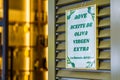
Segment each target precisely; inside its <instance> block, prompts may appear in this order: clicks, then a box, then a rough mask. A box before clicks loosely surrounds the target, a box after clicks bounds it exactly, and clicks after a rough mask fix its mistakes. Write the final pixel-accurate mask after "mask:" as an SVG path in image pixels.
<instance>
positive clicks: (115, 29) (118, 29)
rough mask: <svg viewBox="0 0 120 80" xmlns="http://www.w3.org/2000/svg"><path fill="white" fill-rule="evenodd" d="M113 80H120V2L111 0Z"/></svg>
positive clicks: (119, 0)
mask: <svg viewBox="0 0 120 80" xmlns="http://www.w3.org/2000/svg"><path fill="white" fill-rule="evenodd" d="M110 5H111V80H120V63H119V61H120V36H119V34H120V8H119V7H120V0H111V4H110Z"/></svg>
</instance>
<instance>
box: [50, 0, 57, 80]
mask: <svg viewBox="0 0 120 80" xmlns="http://www.w3.org/2000/svg"><path fill="white" fill-rule="evenodd" d="M48 26H49V27H48V35H49V36H48V80H56V79H55V75H56V74H55V0H48Z"/></svg>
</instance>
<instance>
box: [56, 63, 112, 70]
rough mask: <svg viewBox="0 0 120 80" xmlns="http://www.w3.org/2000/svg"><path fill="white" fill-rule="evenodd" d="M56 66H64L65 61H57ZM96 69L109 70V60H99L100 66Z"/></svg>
mask: <svg viewBox="0 0 120 80" xmlns="http://www.w3.org/2000/svg"><path fill="white" fill-rule="evenodd" d="M56 67H57V68H65V62H58V63H57V66H56ZM98 69H104V70H110V62H100V67H99V68H98Z"/></svg>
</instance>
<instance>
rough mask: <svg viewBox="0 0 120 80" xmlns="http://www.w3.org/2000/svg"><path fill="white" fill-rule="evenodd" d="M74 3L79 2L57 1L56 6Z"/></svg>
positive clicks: (69, 0)
mask: <svg viewBox="0 0 120 80" xmlns="http://www.w3.org/2000/svg"><path fill="white" fill-rule="evenodd" d="M74 2H80V0H58V2H57V5H66V4H70V3H74Z"/></svg>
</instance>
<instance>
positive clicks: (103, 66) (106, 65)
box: [99, 62, 110, 70]
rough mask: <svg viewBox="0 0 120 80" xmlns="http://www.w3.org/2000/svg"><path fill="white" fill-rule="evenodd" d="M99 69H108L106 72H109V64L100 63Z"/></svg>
mask: <svg viewBox="0 0 120 80" xmlns="http://www.w3.org/2000/svg"><path fill="white" fill-rule="evenodd" d="M99 69H108V70H110V62H101V63H100V68H99Z"/></svg>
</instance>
